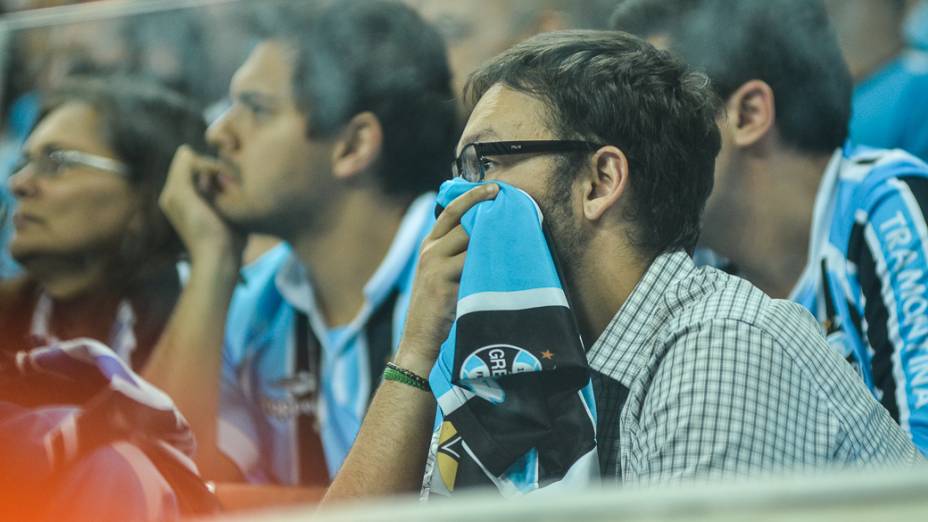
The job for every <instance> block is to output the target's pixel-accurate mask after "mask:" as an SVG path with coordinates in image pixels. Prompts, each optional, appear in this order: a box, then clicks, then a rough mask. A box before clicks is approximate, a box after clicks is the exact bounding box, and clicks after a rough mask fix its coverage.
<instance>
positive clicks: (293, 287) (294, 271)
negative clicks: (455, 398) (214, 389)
mask: <svg viewBox="0 0 928 522" xmlns="http://www.w3.org/2000/svg"><path fill="white" fill-rule="evenodd" d="M434 208H435V195H434V194H426V195H423V196H421V197H419V198H418V199H417V200H416V201H415V202H413V204H412V205H411V206H410V208H409V210H408V211H407V213H406V216H405V217H404V218H403V221H402V223H401V224H400V227H399V229H398V232H397V234H396V237H395V238H394V240H393V244H392V245H391V247H390V249H389V251H388V253H387V255H386V257H385V258H384V260H383V262H382V263H381V265H380V267H379V268H378V269H377V271H376V272H375V273H374V275H373V276H372V277H371V279H370V280H369V281H368V282H367V284H366V285H365V287H364V298H365V303H364V305H363V307H362V309H361V311H360V312H359V313H358V315H357V316H356V317H355V319H354V320H353V321H352V322H351V323H349V324H347V325H344V326H340V327H338V328H329V327H328V325H326V324H325V322H324V320H323V318H322V316H321V314H320V312H319V310H318V309H317V307H316V303H315V300H314V293H313V289H312V286H311V282H310V278H309V277H308V276H307V274H306V272H305V271H304V269H303V267H302V265H301V264H300V262H299V260H298V259H297V258H296V256H295V255H294V254H293V252H292V251H291V249H290V247H289V246H288V245H286V244H282V245H280V246H278V247H276V248H274V249H272V250H271V251H269V252H268V253H266V254H265V255H264V256H262V257H261V258H260V259H259V260H258V261H256V262H255V263H253V264H252V265H249V266H248V267H246V268H245V269H244V276H245V279H246V281H247V283H246V284H243V285H240V286H239V288H237V289H236V292H235V294H234V296H233V299H232V304H231V307H230V311H229V316H228V320H227V326H226V339H225V344H224V349H223V354H222V357H223V361H222V383H221V397H220V419H219V447H220V449H221V450H222V452H223V453H225V454H226V455H227V456H228V457H229V458H231V459H232V460H233V461H234V462H235V463H236V464H237V465H238V467H239V469H240V470H241V471H242V472H243V474H244V475H245V476H246V478H247V479H248V480H249V481H250V482H254V483H276V484H284V485H296V484H300V483H301V480H300V467H299V461H300V458H299V457H300V450H299V448H300V446H299V443H300V442H301V441H300V440H299V437H298V429H297V428H298V426H297V417H298V416H299V414H300V413H301V412H303V413H305V411H304V410H306V409H309V410H312V411H313V412H314V413H315V414H316V416H317V418H318V421H319V436H320V438H321V442H322V449H323V452H324V455H325V460H326V465H327V470H328V475H329V477H333V476H334V475H335V473H336V472H337V471H338V469H339V467H340V466H341V464H342V461H343V460H344V458H345V456H346V455H347V454H348V450H349V449H350V447H351V444H352V443H353V442H354V438H355V436H356V435H357V432H358V429H359V428H360V425H361V420H362V419H363V416H364V412H365V411H366V410H367V406H368V401H369V399H370V396H371V392H372V391H373V389H374V388H376V386H377V384H378V382H379V381H374V379H376V378H377V376H376V374H378V373H379V372H375V371H373V370H372V366H374V365H378V367H379V368H382V365H383V364H384V363H385V362H386V361H379V360H372V358H376V356H374V355H373V350H371V349H370V347H369V344H371V343H372V342H374V341H373V337H372V332H370V331H369V330H370V329H371V328H372V324H373V322H374V318H375V317H377V316H381V317H384V315H383V313H381V312H382V311H383V312H385V313H387V314H389V315H387V316H385V317H386V318H387V320H388V321H389V322H390V323H391V325H390V326H391V327H390V328H387V329H386V330H387V331H389V332H391V333H390V334H389V335H390V336H391V337H392V338H391V339H389V351H392V350H393V349H395V348H396V346H397V344H398V343H399V338H400V334H401V333H402V326H403V321H404V319H405V316H406V309H407V307H408V304H409V295H410V292H411V289H412V279H413V275H414V271H415V261H416V259H417V257H418V251H419V245H420V244H421V242H422V239H423V238H424V237H425V235H426V234H427V233H428V230H429V229H430V228H431V226H432V224H433V223H434V215H433V210H434ZM333 255H338V254H337V253H335V252H333ZM385 307H392V309H390V310H385V311H384V310H382V309H383V308H385ZM298 311H299V312H302V313H304V314H306V316H307V317H308V323H309V327H310V328H311V329H312V332H313V333H314V334H315V337H316V340H317V341H318V344H319V346H320V348H321V357H320V359H321V371H320V375H321V392H320V394H319V396H318V400H317V401H313V402H312V403H307V404H304V402H305V401H301V400H300V395H301V393H300V390H299V388H300V386H302V384H304V383H302V382H301V376H300V375H298V374H297V372H296V371H295V367H294V366H295V362H294V360H295V347H296V339H295V337H296V335H295V321H296V317H297V315H298ZM377 335H380V334H379V333H378V334H377ZM388 355H389V354H388ZM372 381H373V382H372Z"/></svg>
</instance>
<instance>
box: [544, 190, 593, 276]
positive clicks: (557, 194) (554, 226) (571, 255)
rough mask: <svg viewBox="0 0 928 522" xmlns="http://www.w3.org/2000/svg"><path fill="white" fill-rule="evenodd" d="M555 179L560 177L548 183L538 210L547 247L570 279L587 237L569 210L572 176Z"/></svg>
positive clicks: (582, 252) (587, 234) (580, 257)
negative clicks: (545, 233)
mask: <svg viewBox="0 0 928 522" xmlns="http://www.w3.org/2000/svg"><path fill="white" fill-rule="evenodd" d="M556 176H562V177H561V178H558V179H556V180H554V182H553V183H551V185H550V188H549V189H548V191H547V192H546V193H545V195H544V197H543V198H542V199H541V201H539V202H538V206H539V207H540V208H541V212H542V214H543V215H544V222H545V226H546V228H547V231H548V234H549V236H550V241H551V243H553V244H551V245H549V246H550V247H551V248H552V250H553V252H552V253H553V254H554V255H556V256H557V259H558V265H559V266H560V267H561V270H562V271H563V272H564V274H563V276H564V277H565V278H567V279H570V278H571V274H572V273H574V271H575V270H576V269H577V267H578V265H579V264H580V261H581V260H582V259H583V254H584V252H585V250H586V246H587V244H588V243H589V233H588V232H587V231H586V230H584V229H583V228H582V227H580V226H579V225H580V224H579V223H578V220H577V219H576V216H575V215H574V211H573V209H572V208H571V189H572V188H573V176H571V175H570V174H569V173H567V172H558V173H557V174H556Z"/></svg>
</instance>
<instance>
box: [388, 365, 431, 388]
mask: <svg viewBox="0 0 928 522" xmlns="http://www.w3.org/2000/svg"><path fill="white" fill-rule="evenodd" d="M383 380H385V381H396V382H401V383H403V384H406V385H409V386H412V387H413V388H418V389H420V390H422V391H432V387H431V386H429V381H428V380H426V379H423V378H422V377H419V376H418V375H416V374H415V373H413V372H411V371H409V370H407V369H406V368H400V367H399V366H397V365H395V364H393V363H392V362H388V363H387V367H386V368H384V369H383Z"/></svg>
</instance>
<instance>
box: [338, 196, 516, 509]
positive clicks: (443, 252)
mask: <svg viewBox="0 0 928 522" xmlns="http://www.w3.org/2000/svg"><path fill="white" fill-rule="evenodd" d="M498 192H499V187H498V186H496V185H481V186H479V187H476V188H473V189H471V190H470V191H469V192H467V193H465V194H463V195H461V196H460V197H459V198H457V199H456V200H454V201H453V202H451V204H450V205H448V207H447V208H445V210H444V212H442V213H441V215H440V216H438V220H437V221H436V222H435V227H434V228H433V229H432V232H431V233H430V234H429V235H428V237H427V238H426V239H425V241H424V242H423V244H422V252H421V254H420V256H419V266H418V268H417V269H416V278H415V282H414V283H413V291H412V296H411V297H410V304H409V312H408V314H407V319H406V329H405V331H404V332H403V340H402V341H401V342H400V349H399V353H398V354H397V356H396V363H397V364H398V365H399V366H401V367H403V368H406V369H408V370H411V371H413V372H415V373H416V374H418V375H422V376H426V375H428V373H429V371H430V370H431V369H432V365H434V364H435V358H436V357H437V356H438V348H439V346H440V345H441V342H442V341H444V339H445V337H446V336H447V335H448V330H449V329H450V328H451V322H452V321H454V314H455V310H456V309H457V302H456V301H457V296H458V285H459V283H460V280H461V271H462V270H463V269H464V255H465V252H466V251H467V244H468V242H469V239H470V238H469V237H468V236H467V233H466V232H464V228H463V227H461V216H463V215H464V213H465V212H467V211H468V210H470V209H471V207H473V206H474V205H476V204H477V203H479V202H481V201H485V200H488V199H493V198H494V197H496V194H497V193H498ZM434 420H435V399H434V397H432V394H431V393H429V392H427V391H424V390H420V389H418V388H414V387H412V386H409V385H408V384H403V383H398V382H393V381H384V382H383V384H381V385H380V387H379V388H378V389H377V393H376V394H374V399H373V400H372V401H371V406H370V409H368V411H367V415H366V416H365V417H364V422H363V423H362V424H361V431H360V432H359V433H358V438H357V439H356V440H355V443H354V445H353V446H352V447H351V452H349V453H348V458H347V459H345V463H344V465H343V466H342V468H341V471H339V473H338V475H337V476H336V477H335V480H334V481H333V482H332V485H331V486H330V487H329V490H328V492H327V493H326V496H325V499H324V500H323V503H328V502H336V501H339V500H344V499H357V498H361V497H375V496H383V495H393V494H397V493H411V492H414V491H416V490H417V488H418V487H419V486H421V485H422V473H423V470H424V467H425V457H426V454H427V453H428V447H429V441H430V440H431V438H432V433H431V426H432V422H433V421H434Z"/></svg>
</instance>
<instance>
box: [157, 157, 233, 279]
mask: <svg viewBox="0 0 928 522" xmlns="http://www.w3.org/2000/svg"><path fill="white" fill-rule="evenodd" d="M227 169H228V167H226V166H225V165H223V164H222V163H221V162H220V161H219V160H216V159H214V158H209V157H206V156H200V155H198V154H197V153H195V152H194V151H193V149H191V148H190V147H188V146H186V145H183V146H181V147H180V148H179V149H177V153H176V154H175V155H174V160H173V161H172V162H171V168H170V171H169V172H168V178H167V181H166V182H165V185H164V190H162V192H161V197H160V199H159V204H160V205H161V209H162V210H163V211H164V213H165V215H166V216H167V217H168V219H169V220H170V221H171V224H173V225H174V229H175V230H177V233H178V235H180V238H181V240H182V241H183V242H184V245H185V246H186V247H187V251H188V252H190V258H191V262H194V263H195V262H196V261H197V260H198V259H201V258H204V257H207V256H211V257H212V259H220V258H224V259H227V260H228V259H240V258H241V255H242V250H243V249H244V247H245V238H244V236H243V235H242V234H240V233H239V232H237V231H235V230H234V229H233V228H232V227H231V226H230V225H229V224H228V223H227V222H226V221H225V220H223V218H222V217H221V216H220V215H219V213H218V212H217V211H216V209H215V208H214V207H213V205H212V202H211V200H212V199H213V197H214V196H215V193H216V190H217V189H216V187H217V186H218V184H217V181H216V178H217V176H220V175H222V174H223V171H224V170H227Z"/></svg>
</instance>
